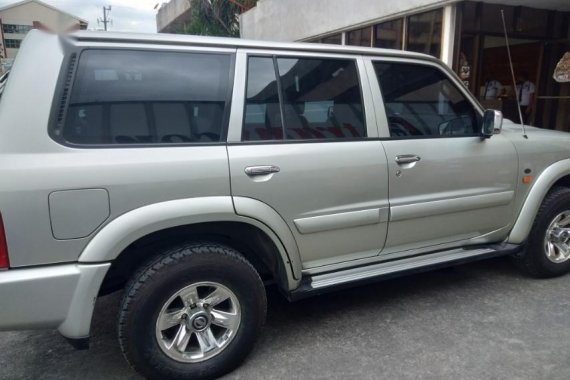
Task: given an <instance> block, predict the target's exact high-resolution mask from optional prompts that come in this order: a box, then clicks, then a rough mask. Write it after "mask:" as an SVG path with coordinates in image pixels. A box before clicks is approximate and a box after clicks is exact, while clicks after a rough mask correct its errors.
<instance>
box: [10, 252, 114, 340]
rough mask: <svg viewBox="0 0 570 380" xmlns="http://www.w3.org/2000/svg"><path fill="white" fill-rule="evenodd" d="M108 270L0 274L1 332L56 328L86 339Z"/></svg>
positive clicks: (76, 267)
mask: <svg viewBox="0 0 570 380" xmlns="http://www.w3.org/2000/svg"><path fill="white" fill-rule="evenodd" d="M110 266H111V264H110V263H103V264H91V265H84V264H62V265H51V266H42V267H37V268H22V269H19V268H15V269H9V270H6V271H1V272H0V330H20V329H37V328H57V329H58V330H59V331H60V332H61V333H62V334H63V335H64V336H66V337H68V338H75V339H78V338H84V337H87V336H88V335H89V328H90V324H91V316H92V314H93V307H94V304H95V299H96V298H97V294H98V292H99V288H100V285H101V283H102V281H103V278H104V277H105V274H106V273H107V270H108V269H109V267H110Z"/></svg>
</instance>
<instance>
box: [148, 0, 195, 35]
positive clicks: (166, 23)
mask: <svg viewBox="0 0 570 380" xmlns="http://www.w3.org/2000/svg"><path fill="white" fill-rule="evenodd" d="M190 5H191V0H170V1H169V2H167V3H162V5H161V6H160V8H159V9H158V13H157V14H156V30H157V31H158V33H180V32H181V31H182V30H183V29H184V26H185V25H186V24H188V23H189V22H190V19H191V17H192V12H191V11H190V8H191V7H190Z"/></svg>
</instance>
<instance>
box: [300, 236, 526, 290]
mask: <svg viewBox="0 0 570 380" xmlns="http://www.w3.org/2000/svg"><path fill="white" fill-rule="evenodd" d="M521 248H522V246H520V245H516V244H497V245H491V246H483V247H482V246H479V247H476V248H470V249H467V248H459V249H452V250H448V251H439V252H434V253H429V254H424V255H420V256H414V257H409V258H405V259H396V260H392V261H384V262H381V263H378V264H371V265H367V266H361V267H356V268H350V269H345V270H341V271H336V272H330V273H324V274H317V275H313V276H307V277H304V278H303V280H302V281H301V285H300V286H299V287H298V288H297V289H295V290H293V291H292V292H291V293H290V294H289V298H290V299H291V300H298V299H302V298H306V297H310V296H314V295H318V294H322V293H326V292H329V291H331V290H336V289H338V288H346V287H350V286H354V285H361V284H363V283H367V282H373V281H379V280H384V279H388V278H394V277H398V276H403V275H406V274H411V273H419V272H427V271H430V270H433V269H438V268H444V267H447V266H452V265H458V264H464V263H468V262H472V261H477V260H481V259H486V258H491V257H498V256H504V255H509V254H514V253H517V252H518V251H520V249H521Z"/></svg>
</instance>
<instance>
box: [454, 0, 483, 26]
mask: <svg viewBox="0 0 570 380" xmlns="http://www.w3.org/2000/svg"><path fill="white" fill-rule="evenodd" d="M459 7H460V9H461V13H462V17H463V18H462V21H461V27H462V28H463V30H464V31H465V30H469V31H478V30H479V29H480V28H479V19H480V17H479V15H478V13H479V11H478V9H479V3H475V2H473V1H465V2H463V3H460V4H459Z"/></svg>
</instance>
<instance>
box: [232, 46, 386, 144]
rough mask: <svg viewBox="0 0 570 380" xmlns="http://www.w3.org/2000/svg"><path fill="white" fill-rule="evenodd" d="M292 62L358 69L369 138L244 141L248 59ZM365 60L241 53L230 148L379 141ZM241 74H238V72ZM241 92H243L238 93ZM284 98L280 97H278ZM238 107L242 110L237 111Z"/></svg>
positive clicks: (297, 53) (315, 54)
mask: <svg viewBox="0 0 570 380" xmlns="http://www.w3.org/2000/svg"><path fill="white" fill-rule="evenodd" d="M254 57H258V58H271V59H273V58H276V59H279V58H291V59H337V60H352V61H354V63H355V65H356V72H357V77H358V84H359V87H360V97H361V101H362V114H363V115H362V116H363V123H364V130H365V131H366V137H354V138H345V139H338V138H327V139H289V140H288V139H285V138H284V139H282V140H251V141H250V140H243V138H242V131H243V129H244V126H245V116H246V115H245V107H246V100H247V82H248V64H249V58H254ZM362 58H363V57H362V56H361V55H358V54H335V53H318V52H300V51H295V50H283V51H278V50H277V51H276V50H265V49H263V50H262V49H239V50H238V53H237V62H236V67H237V69H236V78H239V79H241V81H239V83H238V80H237V79H236V82H235V83H234V84H235V87H234V89H235V90H238V91H239V93H236V92H235V91H234V98H233V100H234V107H235V108H232V120H231V121H230V129H229V134H228V143H229V144H240V145H260V144H261V145H264V144H306V143H313V144H317V143H331V142H333V143H334V142H337V143H342V142H349V141H368V140H373V139H377V138H378V130H377V127H376V123H375V119H374V106H373V104H372V98H371V94H370V87H369V86H370V83H369V80H368V75H367V73H366V69H365V67H364V61H363V59H362ZM238 71H239V72H238ZM238 75H239V77H238ZM239 88H241V90H239ZM279 96H280V97H281V94H280V95H279ZM238 107H239V109H238ZM282 123H283V127H284V128H285V121H284V120H282Z"/></svg>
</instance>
